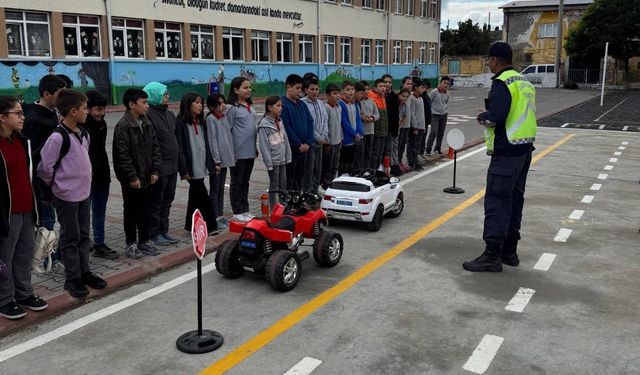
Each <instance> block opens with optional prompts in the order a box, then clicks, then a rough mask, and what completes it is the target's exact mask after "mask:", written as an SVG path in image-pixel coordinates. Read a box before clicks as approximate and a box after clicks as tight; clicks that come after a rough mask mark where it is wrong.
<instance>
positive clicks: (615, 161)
mask: <svg viewBox="0 0 640 375" xmlns="http://www.w3.org/2000/svg"><path fill="white" fill-rule="evenodd" d="M617 162H618V158H611V159H609V163H617Z"/></svg>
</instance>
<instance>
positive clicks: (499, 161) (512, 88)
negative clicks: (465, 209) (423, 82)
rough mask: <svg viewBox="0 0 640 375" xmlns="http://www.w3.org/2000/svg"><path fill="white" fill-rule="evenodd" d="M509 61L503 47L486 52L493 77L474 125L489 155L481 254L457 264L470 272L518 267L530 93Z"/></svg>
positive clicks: (532, 106)
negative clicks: (481, 127)
mask: <svg viewBox="0 0 640 375" xmlns="http://www.w3.org/2000/svg"><path fill="white" fill-rule="evenodd" d="M512 55H513V53H512V51H511V47H510V46H509V45H508V44H507V43H502V42H498V43H495V44H493V45H492V46H491V48H490V49H489V68H490V69H491V73H494V74H495V75H494V76H493V77H492V78H491V79H492V80H493V84H492V85H491V91H490V93H489V99H487V100H486V102H485V109H486V110H485V111H484V112H482V113H480V114H479V115H478V123H480V124H481V125H484V126H485V131H484V140H485V144H486V146H487V153H488V154H489V155H491V164H490V165H489V170H488V171H487V189H486V194H485V197H484V232H483V234H482V238H483V239H484V241H485V243H486V250H485V251H484V253H482V255H480V256H479V257H478V258H476V259H474V260H472V261H469V262H464V263H463V265H462V266H463V268H464V269H465V270H467V271H472V272H500V271H502V263H505V264H507V265H509V266H517V265H518V264H519V263H520V261H519V259H518V255H517V254H516V250H517V247H518V240H520V222H521V221H522V207H523V205H524V188H525V184H526V182H527V173H528V172H529V165H530V164H531V153H532V151H533V150H534V147H533V142H534V141H535V137H536V129H537V123H536V91H535V89H534V88H533V85H532V84H531V83H530V82H529V81H527V79H526V78H524V77H523V76H522V75H520V73H518V72H517V71H515V70H514V69H513V67H512V63H511V58H512Z"/></svg>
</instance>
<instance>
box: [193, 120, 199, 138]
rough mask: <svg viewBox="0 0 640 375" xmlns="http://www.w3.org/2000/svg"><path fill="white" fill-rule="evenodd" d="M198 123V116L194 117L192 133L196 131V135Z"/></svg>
mask: <svg viewBox="0 0 640 375" xmlns="http://www.w3.org/2000/svg"><path fill="white" fill-rule="evenodd" d="M198 125H199V123H198V118H197V117H196V118H194V119H193V131H194V133H196V135H198Z"/></svg>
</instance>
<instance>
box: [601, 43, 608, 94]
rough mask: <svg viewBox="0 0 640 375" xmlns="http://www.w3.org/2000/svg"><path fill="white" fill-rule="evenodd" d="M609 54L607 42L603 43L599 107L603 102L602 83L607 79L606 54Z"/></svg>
mask: <svg viewBox="0 0 640 375" xmlns="http://www.w3.org/2000/svg"><path fill="white" fill-rule="evenodd" d="M608 54H609V42H607V44H605V45H604V61H603V62H602V90H601V91H600V107H602V105H603V104H604V84H605V79H607V55H608Z"/></svg>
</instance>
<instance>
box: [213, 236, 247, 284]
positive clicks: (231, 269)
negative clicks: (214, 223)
mask: <svg viewBox="0 0 640 375" xmlns="http://www.w3.org/2000/svg"><path fill="white" fill-rule="evenodd" d="M215 262H216V270H218V272H219V273H220V274H222V275H223V276H224V277H228V278H230V279H237V278H238V277H240V276H242V274H243V273H244V269H243V268H242V266H241V265H240V262H239V261H238V241H236V240H230V241H226V242H225V243H223V244H222V245H221V246H220V247H219V248H218V251H216V259H215Z"/></svg>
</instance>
